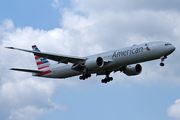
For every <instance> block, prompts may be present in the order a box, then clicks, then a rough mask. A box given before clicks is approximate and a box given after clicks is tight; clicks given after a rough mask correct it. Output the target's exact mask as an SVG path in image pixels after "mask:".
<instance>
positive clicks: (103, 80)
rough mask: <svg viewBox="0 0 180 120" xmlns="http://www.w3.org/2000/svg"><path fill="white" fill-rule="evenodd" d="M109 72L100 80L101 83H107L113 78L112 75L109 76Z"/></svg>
mask: <svg viewBox="0 0 180 120" xmlns="http://www.w3.org/2000/svg"><path fill="white" fill-rule="evenodd" d="M109 74H110V73H107V74H106V77H105V78H104V79H102V80H101V82H102V83H107V82H110V81H112V80H113V77H109Z"/></svg>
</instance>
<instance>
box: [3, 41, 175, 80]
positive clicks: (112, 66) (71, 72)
mask: <svg viewBox="0 0 180 120" xmlns="http://www.w3.org/2000/svg"><path fill="white" fill-rule="evenodd" d="M6 48H8V49H14V50H20V51H24V52H29V53H33V54H34V56H35V60H36V64H37V67H38V70H31V69H19V68H11V69H10V70H16V71H23V72H30V73H32V75H33V76H37V77H47V78H62V79H65V78H68V77H73V76H77V75H81V76H80V77H79V79H80V80H85V79H87V78H89V77H91V74H96V75H105V78H104V79H102V80H101V82H102V83H107V82H110V81H112V80H113V77H109V75H110V73H111V72H117V71H120V72H123V73H124V74H126V75H127V76H134V75H139V74H140V73H141V71H142V67H141V65H140V64H139V63H141V62H146V61H151V60H156V59H160V60H161V62H160V66H164V63H163V61H164V59H166V58H167V56H168V55H170V54H171V53H172V52H174V50H175V47H174V46H173V45H172V44H171V43H167V42H161V41H158V42H149V43H144V44H139V45H133V46H130V47H126V48H123V49H117V50H113V51H109V52H104V53H101V54H96V55H91V56H87V57H75V56H68V55H62V54H51V53H47V52H41V51H40V50H39V49H38V47H37V46H36V45H33V46H32V49H33V50H32V51H31V50H26V49H19V48H14V47H6ZM47 59H50V60H53V61H56V62H57V64H55V65H51V64H50V63H49V61H48V60H47Z"/></svg>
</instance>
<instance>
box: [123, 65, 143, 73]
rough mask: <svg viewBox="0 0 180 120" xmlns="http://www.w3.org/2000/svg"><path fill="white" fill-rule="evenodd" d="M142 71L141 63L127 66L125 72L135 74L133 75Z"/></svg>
mask: <svg viewBox="0 0 180 120" xmlns="http://www.w3.org/2000/svg"><path fill="white" fill-rule="evenodd" d="M141 71H142V67H141V65H140V64H137V65H130V66H127V67H126V68H125V69H124V71H123V72H124V74H126V75H128V76H133V75H139V74H140V73H141Z"/></svg>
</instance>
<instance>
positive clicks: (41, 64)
mask: <svg viewBox="0 0 180 120" xmlns="http://www.w3.org/2000/svg"><path fill="white" fill-rule="evenodd" d="M32 49H33V51H37V52H41V51H40V50H39V49H38V48H37V46H36V45H33V46H32ZM34 56H35V60H36V64H37V67H38V70H42V69H44V68H48V67H49V65H50V63H49V61H48V60H47V59H46V58H43V57H39V56H36V55H34Z"/></svg>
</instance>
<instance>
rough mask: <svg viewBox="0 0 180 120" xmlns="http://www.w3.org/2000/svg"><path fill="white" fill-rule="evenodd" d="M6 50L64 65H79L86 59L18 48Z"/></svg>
mask: <svg viewBox="0 0 180 120" xmlns="http://www.w3.org/2000/svg"><path fill="white" fill-rule="evenodd" d="M6 48H8V49H14V50H20V51H24V52H30V53H34V55H37V56H40V57H44V58H47V59H50V60H54V61H57V62H59V63H65V64H67V63H68V62H70V63H80V62H84V61H86V59H87V58H84V57H83V58H80V57H73V56H67V55H60V54H51V53H46V52H38V51H32V50H25V49H19V48H14V47H6Z"/></svg>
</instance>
